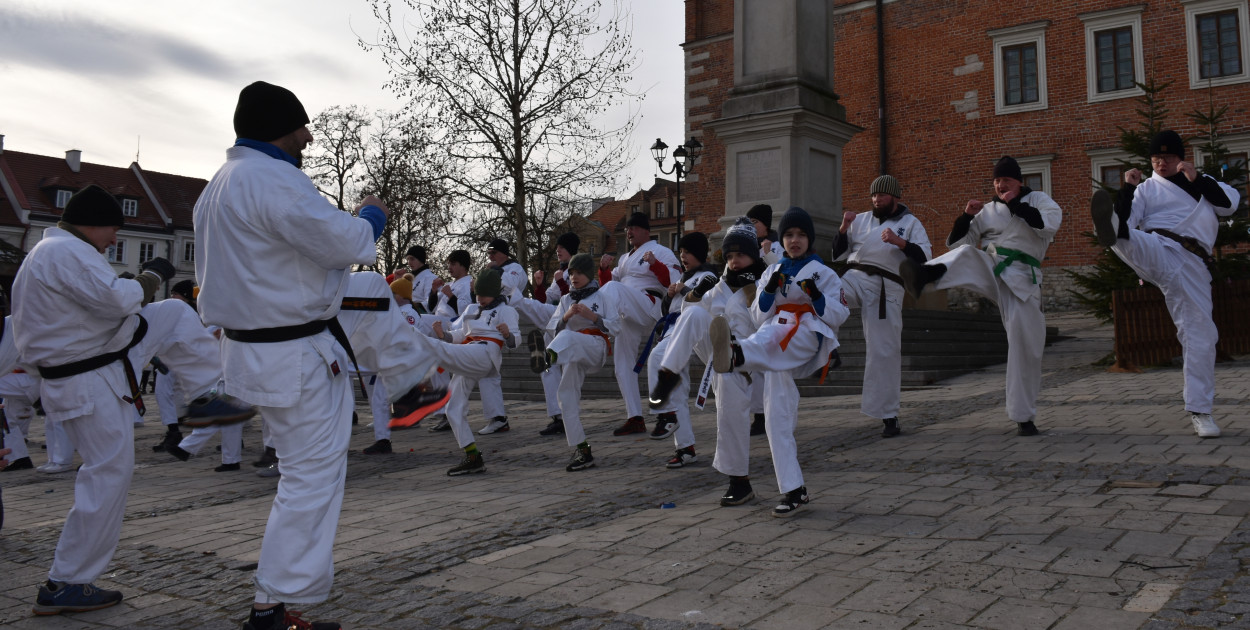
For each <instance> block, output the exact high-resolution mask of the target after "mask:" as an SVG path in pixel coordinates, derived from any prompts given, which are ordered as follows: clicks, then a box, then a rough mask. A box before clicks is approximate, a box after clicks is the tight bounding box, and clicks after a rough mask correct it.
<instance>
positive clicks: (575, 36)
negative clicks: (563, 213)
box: [361, 0, 641, 266]
mask: <svg viewBox="0 0 1250 630" xmlns="http://www.w3.org/2000/svg"><path fill="white" fill-rule="evenodd" d="M371 2H372V5H373V12H374V15H375V16H376V18H377V19H378V22H379V25H380V26H379V31H378V35H377V40H376V41H369V42H366V41H364V40H362V41H361V43H362V45H364V46H365V47H366V48H370V49H373V50H376V51H378V52H379V53H380V54H381V56H382V58H383V60H384V61H385V62H386V64H387V65H388V67H389V70H390V75H391V80H390V82H389V84H388V85H389V87H390V88H391V89H393V90H394V91H396V92H397V93H398V94H400V95H401V96H402V97H404V98H406V99H408V101H409V107H408V110H407V111H408V113H409V114H410V115H411V116H413V117H414V119H416V120H421V121H422V123H421V124H422V126H423V127H424V128H427V129H433V130H436V133H438V134H439V137H438V138H437V139H436V140H437V143H438V145H439V146H441V147H442V148H443V150H444V151H445V155H446V157H447V159H448V169H447V170H446V171H445V173H444V176H445V177H446V180H447V182H448V190H449V192H450V193H451V194H452V195H453V196H454V197H455V198H456V199H457V200H458V201H459V202H460V204H459V205H460V206H461V207H462V208H463V209H464V210H465V211H466V212H468V213H470V214H469V216H468V217H467V219H468V220H467V221H466V227H467V228H468V231H469V233H470V236H471V237H472V240H484V239H489V238H490V237H501V238H508V239H509V240H513V241H514V242H516V244H517V247H516V250H517V251H516V254H517V258H518V260H519V261H520V262H521V264H522V265H526V266H528V263H529V259H530V257H531V256H533V255H535V254H537V253H538V252H539V251H540V250H541V248H542V243H541V242H540V239H536V238H534V236H535V235H534V234H533V232H532V230H533V229H541V228H543V227H545V226H546V225H547V224H548V223H550V221H548V220H546V219H542V220H538V221H535V220H534V216H535V215H536V214H537V213H542V212H546V211H548V210H552V209H555V208H563V207H564V205H563V204H561V203H546V201H543V202H542V203H539V204H537V205H531V204H532V202H534V201H535V200H549V199H550V200H565V199H576V198H581V199H590V198H592V197H593V196H595V195H594V193H595V192H599V191H602V190H605V189H612V188H615V184H616V178H617V174H618V173H620V172H621V171H622V169H623V167H624V166H625V164H626V163H627V162H628V158H627V153H626V149H627V143H628V139H629V133H630V131H631V130H632V129H633V126H634V119H633V117H631V118H629V120H627V121H626V122H625V123H624V124H622V125H621V126H619V127H616V128H611V129H604V128H601V125H602V124H603V118H604V115H605V112H607V110H608V109H609V108H610V107H616V106H618V105H621V106H626V107H628V106H629V105H630V104H631V103H637V101H638V100H639V99H641V96H639V95H637V94H633V93H631V92H630V91H629V89H628V86H627V84H628V82H629V80H630V72H631V70H632V69H633V67H634V62H635V58H634V54H633V52H632V50H631V48H630V25H629V19H628V16H627V15H626V14H625V13H624V11H623V9H622V7H621V5H620V2H619V0H474V1H473V2H464V1H463V0H395V1H394V2H393V1H392V0H371ZM397 4H398V8H399V12H401V13H404V14H405V15H402V16H401V15H397V14H396V11H395V9H396V5H397ZM605 4H606V7H605ZM408 18H411V20H409V19H408ZM633 111H635V112H636V108H633ZM489 230H494V231H495V232H494V233H490V232H489ZM542 236H543V237H546V236H547V235H542Z"/></svg>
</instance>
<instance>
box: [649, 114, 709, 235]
mask: <svg viewBox="0 0 1250 630" xmlns="http://www.w3.org/2000/svg"><path fill="white" fill-rule="evenodd" d="M667 152H668V145H667V144H664V141H663V140H661V139H659V138H656V139H655V144H653V145H651V157H653V158H655V163H656V164H657V165H659V168H660V172H661V173H663V174H665V175H673V176H675V177H676V178H677V203H676V204H675V206H674V208H673V216H675V217H677V242H678V243H680V242H681V223H682V221H681V178H683V177H688V176H689V175H690V173H691V172H693V171H694V166H695V163H696V162H698V160H699V154H700V153H702V152H703V143H701V142H699V141H698V140H697V139H695V138H691V139H689V140H687V141H686V144H683V145H681V146H679V147H677V148H676V149H674V150H673V166H672V168H670V169H667V170H666V169H665V168H664V155H665V153H667ZM673 249H674V250H676V249H677V247H674V248H673Z"/></svg>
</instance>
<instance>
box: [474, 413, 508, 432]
mask: <svg viewBox="0 0 1250 630" xmlns="http://www.w3.org/2000/svg"><path fill="white" fill-rule="evenodd" d="M511 428H512V427H509V426H508V418H507V416H495V417H494V418H491V421H490V423H488V424H487V425H486V426H484V427H482V430H481V431H478V432H477V434H478V435H490V434H491V433H503V432H504V431H507V430H509V429H511Z"/></svg>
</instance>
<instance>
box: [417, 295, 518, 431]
mask: <svg viewBox="0 0 1250 630" xmlns="http://www.w3.org/2000/svg"><path fill="white" fill-rule="evenodd" d="M500 324H506V325H507V326H508V337H507V338H505V337H504V336H503V335H502V334H500V332H499V330H498V328H497V327H498V326H499V325H500ZM446 332H447V333H448V334H449V335H450V336H451V343H441V342H438V341H433V340H431V342H430V343H431V344H432V346H433V348H432V350H433V351H434V352H436V353H437V354H438V362H439V365H441V366H442V367H443V369H444V370H446V371H447V372H450V373H451V399H450V400H448V401H447V407H446V408H445V410H444V412H445V413H446V414H447V421H448V422H449V423H451V430H452V432H453V433H455V435H456V443H457V444H459V445H460V448H465V447H466V446H468V445H470V444H472V443H474V442H475V441H476V440H475V439H474V436H473V429H472V428H470V427H469V420H468V410H469V394H472V393H473V388H474V387H476V386H478V383H479V382H480V381H481V379H483V378H485V377H488V376H498V374H499V367H500V365H501V364H502V362H503V347H504V345H507V346H508V347H509V348H515V347H516V345H517V344H518V343H519V342H520V339H521V333H520V324H519V323H518V321H517V312H516V309H514V308H512V307H511V306H509V305H507V304H503V303H501V304H499V305H498V306H496V307H494V308H492V309H489V310H485V311H484V310H482V307H481V306H480V305H478V304H476V303H474V304H472V305H470V306H469V308H467V309H465V311H464V314H463V315H461V316H460V319H458V320H456V326H455V327H453V328H452V329H450V330H448V331H446ZM488 339H493V340H498V342H496V341H487V340H488ZM470 340H471V341H470Z"/></svg>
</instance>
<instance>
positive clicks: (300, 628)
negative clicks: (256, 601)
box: [243, 604, 343, 630]
mask: <svg viewBox="0 0 1250 630" xmlns="http://www.w3.org/2000/svg"><path fill="white" fill-rule="evenodd" d="M271 610H274V611H275V612H274V613H273V617H272V618H271V620H270V622H269V623H268V624H267V625H260V624H253V623H252V620H251V618H250V617H249V618H248V620H247V622H245V623H244V624H243V630H343V626H340V625H339V624H337V623H334V622H332V621H305V620H304V619H302V618H301V616H302V615H303V614H304V613H301V612H300V611H298V610H287V609H286V605H285V604H278V605H277V606H276V607H274V608H272V609H271ZM279 618H281V621H279V620H278V619H279Z"/></svg>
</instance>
